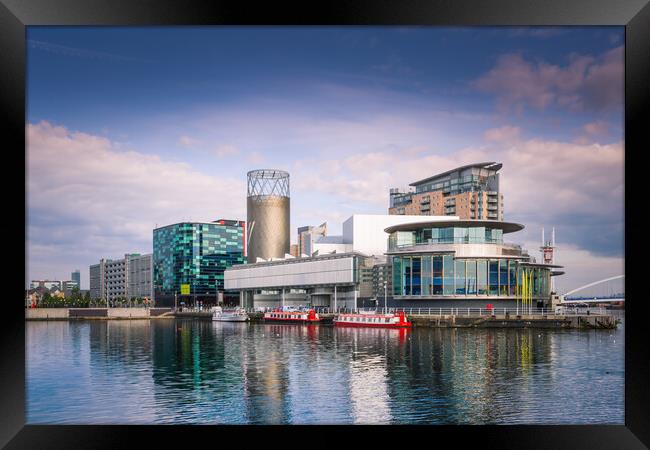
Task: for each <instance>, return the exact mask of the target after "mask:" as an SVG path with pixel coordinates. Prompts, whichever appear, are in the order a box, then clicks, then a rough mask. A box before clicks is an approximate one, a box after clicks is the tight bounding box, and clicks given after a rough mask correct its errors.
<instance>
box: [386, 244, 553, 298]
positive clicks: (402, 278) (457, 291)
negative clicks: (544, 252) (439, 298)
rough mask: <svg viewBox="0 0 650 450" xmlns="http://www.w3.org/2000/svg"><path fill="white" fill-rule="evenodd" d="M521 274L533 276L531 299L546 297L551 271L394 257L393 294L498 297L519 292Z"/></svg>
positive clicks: (439, 258) (502, 263) (446, 258)
mask: <svg viewBox="0 0 650 450" xmlns="http://www.w3.org/2000/svg"><path fill="white" fill-rule="evenodd" d="M523 273H530V274H532V279H533V283H532V289H533V295H534V296H536V297H537V296H548V295H549V286H550V281H549V280H550V271H549V270H548V269H543V268H539V267H521V266H519V263H518V262H517V261H515V260H507V259H499V260H497V259H492V260H488V259H454V257H453V255H451V254H449V255H441V254H439V255H418V256H394V257H393V294H394V295H410V296H429V295H445V296H454V295H462V296H481V295H487V296H499V297H513V296H516V295H518V294H519V293H520V292H519V291H518V289H517V287H518V286H519V287H520V286H521V283H522V280H523V277H522V274H523Z"/></svg>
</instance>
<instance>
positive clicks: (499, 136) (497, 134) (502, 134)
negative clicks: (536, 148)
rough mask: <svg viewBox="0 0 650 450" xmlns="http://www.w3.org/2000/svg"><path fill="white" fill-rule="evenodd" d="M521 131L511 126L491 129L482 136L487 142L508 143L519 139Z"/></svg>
mask: <svg viewBox="0 0 650 450" xmlns="http://www.w3.org/2000/svg"><path fill="white" fill-rule="evenodd" d="M520 133H521V129H520V128H519V127H513V126H508V125H506V126H503V127H500V128H491V129H489V130H487V131H486V132H485V133H484V134H483V139H485V140H486V141H489V142H510V141H514V140H517V139H519V135H520Z"/></svg>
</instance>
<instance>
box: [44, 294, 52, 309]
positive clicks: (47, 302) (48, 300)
mask: <svg viewBox="0 0 650 450" xmlns="http://www.w3.org/2000/svg"><path fill="white" fill-rule="evenodd" d="M42 302H43V306H45V307H46V308H51V307H52V295H51V294H50V293H49V292H45V293H44V294H43V300H42Z"/></svg>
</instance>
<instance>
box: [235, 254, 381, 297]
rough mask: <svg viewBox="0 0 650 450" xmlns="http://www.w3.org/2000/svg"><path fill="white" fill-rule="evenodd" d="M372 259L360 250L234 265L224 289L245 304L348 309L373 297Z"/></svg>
mask: <svg viewBox="0 0 650 450" xmlns="http://www.w3.org/2000/svg"><path fill="white" fill-rule="evenodd" d="M373 265H374V258H372V257H370V256H368V255H365V254H363V253H359V252H348V253H341V254H338V253H337V254H327V255H320V256H313V257H308V258H285V259H281V260H275V261H266V262H258V263H254V264H245V265H237V266H233V267H230V268H228V269H226V271H225V273H224V282H225V288H226V289H233V290H237V291H239V292H240V305H241V306H244V307H277V306H298V305H309V306H313V307H328V308H341V307H347V308H349V309H352V308H355V305H357V304H359V300H360V299H364V298H367V299H369V298H370V297H371V296H372V266H373Z"/></svg>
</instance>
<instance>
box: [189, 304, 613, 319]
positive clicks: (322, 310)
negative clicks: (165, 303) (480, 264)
mask: <svg viewBox="0 0 650 450" xmlns="http://www.w3.org/2000/svg"><path fill="white" fill-rule="evenodd" d="M243 309H244V311H246V312H247V313H260V312H261V313H264V312H269V311H273V310H276V309H277V307H255V308H243ZM305 309H310V308H309V307H307V308H305ZM311 309H314V310H315V311H316V312H317V313H319V314H338V313H351V312H360V313H377V314H382V313H384V312H386V313H389V314H394V313H399V312H403V313H404V314H406V315H409V316H457V317H490V316H497V317H505V316H509V317H516V316H539V317H541V316H578V315H595V316H601V315H617V314H618V313H617V312H616V311H615V310H609V309H606V308H602V307H598V308H595V307H594V308H592V307H587V308H567V307H556V308H522V307H519V308H498V307H497V308H492V309H489V308H461V307H458V308H386V309H384V308H357V309H356V310H354V309H352V308H349V307H339V308H336V310H334V309H333V308H329V307H324V306H323V307H321V306H316V307H313V308H311ZM183 311H192V312H209V309H206V308H203V309H202V310H199V309H198V308H183Z"/></svg>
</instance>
